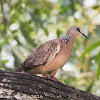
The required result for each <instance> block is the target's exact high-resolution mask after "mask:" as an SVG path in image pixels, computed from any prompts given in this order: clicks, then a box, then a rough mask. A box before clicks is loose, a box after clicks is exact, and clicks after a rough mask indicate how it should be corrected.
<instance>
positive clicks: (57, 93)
mask: <svg viewBox="0 0 100 100" xmlns="http://www.w3.org/2000/svg"><path fill="white" fill-rule="evenodd" d="M0 100H100V97H98V96H95V95H93V94H90V93H87V92H84V91H82V90H79V89H75V88H74V87H70V86H68V85H63V84H61V83H57V82H54V81H52V80H48V79H46V78H44V77H39V76H35V75H31V74H24V73H16V72H6V71H2V70H0Z"/></svg>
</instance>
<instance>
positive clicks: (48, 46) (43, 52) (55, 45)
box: [21, 39, 60, 71]
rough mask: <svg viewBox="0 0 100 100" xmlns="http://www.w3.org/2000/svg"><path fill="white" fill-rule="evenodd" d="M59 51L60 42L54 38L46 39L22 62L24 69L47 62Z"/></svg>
mask: <svg viewBox="0 0 100 100" xmlns="http://www.w3.org/2000/svg"><path fill="white" fill-rule="evenodd" d="M59 51H60V42H59V41H58V40H57V39H56V40H52V41H48V42H46V43H44V44H42V45H40V46H39V47H38V48H37V49H36V50H35V51H34V52H33V54H32V55H30V56H29V57H28V58H27V59H26V60H25V61H24V62H23V63H22V65H21V66H22V67H24V70H26V71H27V70H30V69H32V68H34V67H36V66H40V65H46V64H49V63H50V62H51V61H52V60H53V59H54V58H55V56H56V55H57V54H58V52H59Z"/></svg>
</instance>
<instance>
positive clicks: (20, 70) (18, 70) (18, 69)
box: [15, 66, 23, 72]
mask: <svg viewBox="0 0 100 100" xmlns="http://www.w3.org/2000/svg"><path fill="white" fill-rule="evenodd" d="M22 71H23V67H22V66H19V67H18V68H17V69H16V70H15V72H22Z"/></svg>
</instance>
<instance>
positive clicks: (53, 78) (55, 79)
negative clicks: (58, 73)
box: [51, 75, 66, 85]
mask: <svg viewBox="0 0 100 100" xmlns="http://www.w3.org/2000/svg"><path fill="white" fill-rule="evenodd" d="M51 80H54V81H56V82H59V83H61V84H63V85H66V84H65V83H63V82H61V81H59V80H58V79H57V78H55V77H54V76H52V75H51Z"/></svg>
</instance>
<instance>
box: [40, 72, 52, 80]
mask: <svg viewBox="0 0 100 100" xmlns="http://www.w3.org/2000/svg"><path fill="white" fill-rule="evenodd" d="M42 75H43V76H45V77H46V78H47V79H51V78H50V77H49V76H48V75H47V74H45V73H43V74H42Z"/></svg>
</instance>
